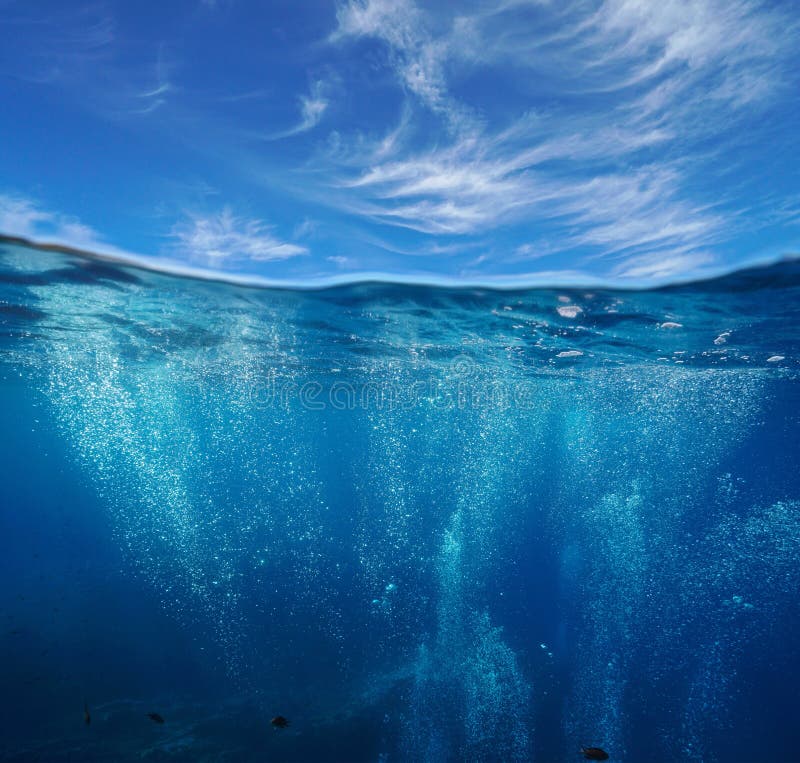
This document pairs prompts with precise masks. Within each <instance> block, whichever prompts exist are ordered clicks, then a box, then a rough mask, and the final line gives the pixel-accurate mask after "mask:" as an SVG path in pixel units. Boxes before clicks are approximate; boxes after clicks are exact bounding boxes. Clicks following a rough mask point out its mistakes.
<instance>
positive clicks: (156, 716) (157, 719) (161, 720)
mask: <svg viewBox="0 0 800 763" xmlns="http://www.w3.org/2000/svg"><path fill="white" fill-rule="evenodd" d="M147 717H148V718H149V719H150V720H151V721H153V723H164V718H163V716H161V715H159V714H158V713H148V714H147Z"/></svg>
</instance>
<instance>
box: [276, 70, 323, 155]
mask: <svg viewBox="0 0 800 763" xmlns="http://www.w3.org/2000/svg"><path fill="white" fill-rule="evenodd" d="M325 90H326V86H325V82H323V81H322V80H317V81H316V82H314V83H313V85H312V86H311V90H310V92H309V93H308V94H307V95H301V96H300V97H299V98H298V99H297V101H298V105H299V107H300V121H299V122H298V123H297V124H295V125H293V126H292V127H290V128H288V129H287V130H281V131H280V132H276V133H272V134H270V135H268V136H266V139H267V140H280V139H282V138H289V137H292V136H293V135H300V134H301V133H304V132H308V131H309V130H313V129H314V128H315V127H316V126H317V125H318V124H319V123H320V121H321V120H322V117H323V115H324V114H325V112H326V110H327V109H328V106H329V105H330V102H329V100H328V97H327V95H326V94H325Z"/></svg>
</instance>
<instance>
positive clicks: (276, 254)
mask: <svg viewBox="0 0 800 763" xmlns="http://www.w3.org/2000/svg"><path fill="white" fill-rule="evenodd" d="M170 235H171V238H172V239H173V240H174V242H175V248H176V249H177V250H178V252H179V253H181V254H182V255H184V256H186V257H187V258H189V259H191V260H195V261H196V260H202V261H204V262H206V263H209V264H216V265H222V264H223V263H224V262H226V261H242V260H246V261H254V262H269V261H274V260H286V259H289V258H291V257H297V256H298V255H303V254H307V253H308V249H307V248H306V247H304V246H300V245H298V244H293V243H289V242H286V241H282V240H280V239H279V238H277V237H276V236H275V235H274V234H273V233H272V228H271V227H270V226H268V225H266V224H265V223H264V222H263V221H262V220H253V219H247V218H244V217H238V216H236V215H234V214H233V212H232V210H231V209H230V208H229V207H226V208H224V209H223V210H222V211H221V212H219V213H217V214H213V215H206V216H201V215H191V216H189V217H188V219H187V220H185V221H183V222H180V223H177V224H176V225H175V226H174V227H173V228H172V231H171V234H170Z"/></svg>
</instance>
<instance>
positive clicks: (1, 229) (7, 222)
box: [0, 194, 120, 254]
mask: <svg viewBox="0 0 800 763" xmlns="http://www.w3.org/2000/svg"><path fill="white" fill-rule="evenodd" d="M0 233H4V234H5V235H7V236H19V237H21V238H27V239H30V240H32V241H37V242H39V243H57V244H62V245H64V246H71V247H74V248H76V249H85V250H88V251H93V252H102V253H117V254H119V253H120V252H119V250H117V249H116V248H115V247H112V246H110V245H109V244H107V243H105V241H103V238H102V236H101V235H100V234H99V233H98V232H97V231H95V230H94V229H93V228H91V227H89V226H88V225H84V224H83V223H81V222H80V221H79V220H78V219H76V218H74V217H70V216H69V215H64V214H61V213H60V212H53V211H51V210H48V209H46V208H45V207H43V206H41V205H40V204H39V203H37V202H36V201H34V200H33V199H29V198H27V197H25V196H20V195H15V194H0Z"/></svg>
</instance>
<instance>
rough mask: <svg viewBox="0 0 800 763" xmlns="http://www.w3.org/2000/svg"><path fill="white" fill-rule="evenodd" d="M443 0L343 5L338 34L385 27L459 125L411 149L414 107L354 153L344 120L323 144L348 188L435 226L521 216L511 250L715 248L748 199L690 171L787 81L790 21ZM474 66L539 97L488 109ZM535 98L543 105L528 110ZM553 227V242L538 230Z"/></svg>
mask: <svg viewBox="0 0 800 763" xmlns="http://www.w3.org/2000/svg"><path fill="white" fill-rule="evenodd" d="M445 7H446V8H447V10H445V11H442V10H441V8H440V9H439V10H438V11H437V10H436V9H434V8H432V9H430V10H426V11H423V10H421V9H420V8H419V7H417V6H416V5H415V4H414V2H413V0H352V2H349V3H347V4H345V5H343V6H341V7H340V9H339V12H338V14H337V21H338V27H337V29H336V31H335V33H334V34H333V35H332V38H331V39H332V41H334V42H336V43H337V44H343V43H345V42H347V41H348V40H355V39H359V38H370V39H377V40H380V41H382V42H383V43H384V44H385V45H386V46H387V47H388V49H389V51H390V57H389V63H390V65H391V68H392V70H393V71H394V73H395V75H396V77H397V80H398V82H399V84H400V85H401V86H402V87H403V88H404V89H405V90H406V91H407V92H409V93H411V94H413V95H414V96H416V98H417V99H418V101H419V102H420V103H421V104H422V105H424V106H425V107H427V108H428V109H429V111H430V112H433V113H434V114H437V115H439V116H441V117H442V118H443V120H444V123H445V125H446V126H447V127H448V128H450V129H449V132H448V133H446V134H444V135H443V134H442V133H441V131H436V130H433V131H431V132H430V134H431V135H432V138H431V139H430V140H429V141H427V142H425V139H424V135H425V132H424V131H423V129H421V128H418V129H417V131H416V137H417V138H418V139H419V138H422V141H423V142H420V141H419V140H418V141H417V143H416V144H415V145H413V147H410V146H412V144H411V142H410V141H409V140H408V139H407V138H408V135H409V134H413V133H414V129H415V127H414V125H413V124H410V123H411V122H413V121H414V118H413V117H409V116H408V110H407V111H406V112H405V113H404V120H403V122H402V123H401V125H400V126H398V128H397V130H396V131H392V132H390V133H388V134H387V136H386V137H385V138H383V139H379V140H377V141H375V142H374V143H373V146H372V147H371V150H365V146H364V141H363V138H361V137H360V136H359V138H358V140H357V141H356V142H355V143H354V144H353V145H352V147H351V150H350V151H349V152H348V151H347V148H346V140H345V138H343V137H341V136H340V137H339V140H338V143H337V146H336V151H335V152H332V153H331V154H330V156H329V159H330V161H331V162H332V164H333V165H334V166H338V168H339V171H338V182H337V186H338V188H340V189H342V190H343V191H344V192H345V194H344V195H343V194H337V196H336V203H338V204H339V205H340V206H341V207H343V208H344V209H345V210H347V211H349V212H351V213H353V214H356V215H359V216H362V217H365V218H368V219H370V220H372V221H375V222H379V223H383V224H386V225H392V226H401V227H404V228H409V229H412V230H415V231H418V232H420V233H424V234H436V235H456V236H471V235H475V234H478V233H481V232H485V231H488V230H491V229H493V228H497V227H498V226H502V225H506V224H510V223H513V224H518V225H522V224H523V223H524V224H526V225H527V226H528V227H529V228H530V231H529V233H527V234H526V240H527V243H526V245H525V247H523V248H518V249H517V250H516V251H515V252H514V256H516V257H517V258H524V257H526V256H529V257H535V256H541V255H542V254H543V253H547V254H552V253H553V252H554V251H558V250H559V249H561V250H565V249H570V248H575V247H590V248H591V250H593V251H595V252H597V253H598V254H599V255H605V256H611V255H615V256H618V257H624V258H625V259H626V261H627V262H629V263H630V268H629V269H630V271H631V272H633V273H634V274H638V273H644V272H645V270H649V271H651V272H653V273H654V274H655V275H656V276H658V275H660V274H662V273H666V272H667V271H669V270H670V269H671V268H679V267H682V266H687V267H688V266H690V265H700V264H706V263H708V261H709V260H708V258H709V257H711V256H712V255H711V254H710V253H709V246H710V245H712V244H714V243H717V242H718V241H720V240H721V239H722V238H724V236H725V232H726V230H728V231H729V230H730V226H731V223H732V222H733V221H734V220H735V217H736V214H737V213H736V212H735V211H733V212H728V213H725V214H723V213H722V212H721V211H719V210H717V211H712V210H710V209H709V207H708V204H707V203H706V204H704V203H702V202H701V201H698V200H696V199H694V198H693V194H692V192H691V190H690V189H691V186H692V180H693V178H694V177H696V176H697V173H698V171H702V167H703V162H704V161H706V162H707V161H708V155H707V154H708V153H709V149H708V143H707V139H708V137H709V136H713V135H718V134H720V133H725V131H727V133H728V135H732V134H733V130H732V127H733V125H735V123H736V120H737V118H738V117H739V116H740V115H741V113H742V109H741V107H742V106H743V105H752V104H753V103H755V102H757V101H760V102H763V101H764V100H766V99H768V98H769V97H770V96H773V95H775V93H776V92H778V91H779V89H780V87H781V83H782V77H783V74H784V72H785V70H786V68H787V62H790V61H791V58H790V57H789V53H790V52H791V45H790V44H789V42H790V40H791V39H792V37H793V30H795V31H796V29H797V24H796V22H792V21H791V20H790V19H786V18H785V17H784V14H782V12H780V11H779V10H776V9H774V8H771V7H768V6H765V5H763V4H761V3H759V2H757V1H756V0H659V2H652V1H651V0H602V1H601V2H598V3H594V4H592V5H591V6H589V5H587V4H586V3H585V2H578V1H577V0H576V1H575V2H566V3H563V4H552V3H548V2H546V1H545V0H542V1H541V2H521V1H516V0H506V1H505V2H502V1H498V2H494V3H482V4H480V5H464V6H461V7H460V10H459V12H457V13H452V11H451V10H449V8H451V7H450V6H445ZM479 70H480V71H483V72H484V73H486V74H492V75H493V76H497V77H502V76H503V75H504V74H505V75H506V76H507V75H508V72H509V71H511V72H512V73H513V86H514V87H518V88H519V83H520V82H523V83H524V85H523V86H522V88H521V91H520V96H521V98H522V96H524V95H526V94H527V95H528V97H529V99H530V100H529V101H528V102H527V103H526V102H525V100H522V99H521V101H520V103H521V106H520V110H519V111H518V112H517V114H516V115H509V113H508V112H507V111H506V112H503V114H504V116H503V118H502V119H497V117H496V116H495V118H494V119H492V117H493V116H494V112H493V111H492V110H491V109H487V108H485V107H484V106H483V105H482V103H481V102H480V100H479V99H480V97H481V95H483V96H485V95H486V94H485V93H482V92H481V91H480V89H474V88H464V87H462V88H461V89H460V90H459V88H458V87H457V83H458V82H459V81H463V78H464V77H465V76H468V75H471V74H472V73H474V72H477V71H479ZM459 78H461V79H459ZM456 92H461V93H462V96H461V100H460V99H459V98H457V97H456V95H455V93H456ZM542 94H544V96H542ZM554 94H557V98H556V97H555V95H554ZM463 99H468V100H469V102H467V101H464V100H463ZM541 103H547V108H546V109H544V108H542V107H541V105H540V106H539V109H538V110H537V111H531V110H529V109H530V108H531V105H535V104H541ZM478 113H481V115H482V116H481V118H480V119H478V118H474V117H473V115H475V114H478ZM453 128H456V129H453ZM398 135H400V136H402V137H403V138H404V140H398V137H397V136H398ZM731 139H732V140H734V141H735V137H734V138H731ZM701 141H706V145H705V146H704V147H701V148H694V145H698V146H699V145H700V144H701ZM386 147H388V148H386ZM368 148H369V147H368ZM712 150H713V149H712ZM704 152H705V155H704ZM545 229H546V230H547V231H548V234H547V238H546V240H545V239H544V238H542V239H537V234H540V233H541V231H543V230H545ZM541 235H542V236H544V234H541ZM554 241H557V242H558V244H557V245H554V243H553V242H554ZM540 244H543V245H540ZM666 250H669V251H671V252H672V255H671V256H669V257H668V256H667V255H666V254H665V251H666ZM650 255H652V257H653V258H654V259H653V260H652V261H651V260H647V259H646V256H650ZM659 263H660V264H659ZM619 267H620V268H621V267H622V266H619ZM620 272H623V271H622V270H620Z"/></svg>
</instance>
